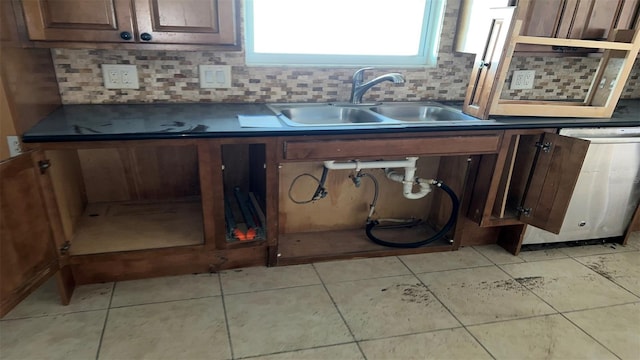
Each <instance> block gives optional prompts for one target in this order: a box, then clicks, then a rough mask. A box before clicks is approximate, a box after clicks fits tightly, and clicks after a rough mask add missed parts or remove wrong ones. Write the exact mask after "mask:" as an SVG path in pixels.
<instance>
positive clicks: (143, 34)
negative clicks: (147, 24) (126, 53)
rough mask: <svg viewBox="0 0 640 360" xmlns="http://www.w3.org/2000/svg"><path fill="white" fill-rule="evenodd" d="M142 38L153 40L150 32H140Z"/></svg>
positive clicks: (143, 39)
mask: <svg viewBox="0 0 640 360" xmlns="http://www.w3.org/2000/svg"><path fill="white" fill-rule="evenodd" d="M140 40H142V41H149V40H151V34H149V33H142V34H140Z"/></svg>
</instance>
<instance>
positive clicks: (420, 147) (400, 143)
mask: <svg viewBox="0 0 640 360" xmlns="http://www.w3.org/2000/svg"><path fill="white" fill-rule="evenodd" d="M500 139H501V137H500V135H499V134H493V135H477V136H474V135H459V136H448V137H424V138H404V139H366V140H322V141H286V142H285V145H284V154H285V155H284V157H285V159H287V160H312V159H318V160H332V159H344V158H348V159H356V158H362V157H369V158H372V157H376V156H386V157H389V156H417V155H431V156H438V155H457V154H487V153H495V152H497V151H498V147H499V145H500Z"/></svg>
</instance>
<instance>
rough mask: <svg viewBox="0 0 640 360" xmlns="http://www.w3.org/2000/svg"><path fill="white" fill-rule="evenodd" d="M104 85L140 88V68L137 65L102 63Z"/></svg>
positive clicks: (108, 86)
mask: <svg viewBox="0 0 640 360" xmlns="http://www.w3.org/2000/svg"><path fill="white" fill-rule="evenodd" d="M102 77H103V79H104V87H106V88H107V89H138V88H140V85H139V83H138V68H137V67H136V66H135V65H114V64H102Z"/></svg>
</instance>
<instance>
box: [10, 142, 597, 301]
mask: <svg viewBox="0 0 640 360" xmlns="http://www.w3.org/2000/svg"><path fill="white" fill-rule="evenodd" d="M585 143H586V144H587V145H588V142H584V141H582V140H577V139H572V138H565V137H561V136H558V135H556V134H555V129H536V130H508V131H467V132H435V133H433V132H432V133H412V134H411V137H409V138H407V137H406V136H403V135H402V134H385V135H378V136H375V137H373V136H362V135H360V136H356V135H342V136H331V137H328V136H314V137H298V136H291V137H280V138H278V137H269V138H223V139H193V140H144V141H113V142H111V141H97V142H83V143H73V142H67V143H65V142H60V143H46V144H41V145H40V146H39V150H37V151H34V152H32V153H30V154H27V155H23V156H21V157H18V158H15V159H11V160H8V161H5V162H3V163H1V164H0V171H1V179H2V183H1V185H2V186H1V190H2V200H3V201H2V203H1V205H2V223H1V224H0V225H1V226H2V235H3V236H2V239H1V241H0V244H1V246H2V253H1V256H2V259H1V260H2V261H1V266H2V267H1V271H2V273H1V276H2V280H3V281H2V287H1V290H2V314H6V312H8V311H9V310H10V309H11V308H12V307H13V306H15V305H16V304H17V303H18V302H19V301H20V300H21V299H23V298H24V297H26V296H27V295H28V294H29V292H31V291H32V290H33V289H35V288H36V287H38V286H39V285H40V284H41V283H42V282H44V281H45V280H46V279H47V278H49V277H50V276H52V275H54V274H57V276H58V283H59V284H60V289H61V294H62V298H63V302H68V300H69V297H70V296H71V293H72V291H73V287H74V286H75V285H76V284H88V283H97V282H105V281H121V280H131V279H139V278H146V277H155V276H168V275H179V274H188V273H201V272H217V271H220V270H224V269H230V268H238V267H248V266H265V265H269V266H272V265H289V264H300V263H309V262H314V261H324V260H333V259H347V258H358V257H375V256H388V255H399V254H414V253H424V252H439V251H451V250H456V249H458V248H459V247H460V246H466V245H478V244H482V243H495V242H496V241H497V242H498V243H499V244H501V245H503V246H504V247H505V248H507V249H509V250H510V251H512V252H514V253H515V252H517V251H519V246H520V242H519V241H520V240H519V239H521V237H522V232H523V229H524V225H523V224H524V223H531V224H534V225H535V226H538V227H545V228H547V229H549V230H552V231H553V230H555V226H556V224H560V223H562V218H563V216H564V213H563V211H565V210H566V202H567V201H568V199H569V198H570V196H571V192H572V190H573V185H575V178H574V177H573V174H574V171H575V172H576V174H577V172H579V170H580V166H581V164H582V160H583V158H584V154H583V153H582V150H583V148H584V147H585V146H586V145H585ZM407 157H416V158H418V160H417V161H416V167H417V170H416V174H415V176H417V177H419V178H420V179H422V180H421V181H423V183H426V182H427V180H426V179H435V180H437V181H439V182H442V183H444V184H446V185H447V186H448V187H449V188H450V189H451V190H452V191H453V193H455V195H456V197H457V199H458V201H459V207H458V208H457V210H456V208H455V207H454V202H453V201H452V200H451V198H450V197H449V196H447V193H446V192H445V191H443V190H441V189H439V188H438V187H437V186H435V185H434V186H432V189H431V192H430V193H428V194H426V195H425V196H424V197H422V198H420V199H417V200H409V199H407V198H405V197H404V196H403V191H404V190H403V184H402V182H398V181H395V180H393V179H390V178H389V177H388V176H387V175H386V174H385V172H384V170H383V169H381V168H372V169H367V170H362V169H358V167H356V168H354V169H345V170H331V171H329V172H328V174H327V176H326V178H325V180H324V185H323V186H324V191H325V192H326V194H325V195H323V196H321V197H318V198H316V199H315V200H314V199H313V197H314V194H315V193H316V192H317V190H318V187H319V184H318V183H319V182H320V181H321V180H320V179H321V178H322V177H323V176H322V172H323V168H324V167H325V166H324V162H325V161H334V162H336V163H346V164H354V163H356V164H357V163H358V162H360V163H361V162H371V161H373V162H375V161H381V160H394V161H395V160H405V159H406V158H407ZM394 170H395V171H396V172H397V173H402V172H403V171H404V169H402V168H397V169H394ZM538 174H541V175H538ZM576 176H577V175H576ZM572 181H573V182H572ZM416 191H420V187H419V186H417V185H414V187H413V188H411V189H410V192H416ZM373 204H375V205H376V206H375V208H374V209H373V210H372V205H373ZM529 207H530V209H528V208H529ZM452 213H453V214H454V215H455V216H456V217H457V221H456V222H455V224H454V225H452V226H449V227H445V224H446V223H448V221H449V217H450V215H451V214H452ZM368 219H374V220H380V222H381V223H383V222H385V221H386V222H387V223H391V224H393V222H394V221H396V223H397V219H405V220H411V222H412V224H411V225H412V226H386V227H382V226H380V227H376V228H374V229H371V233H372V234H373V235H374V236H375V237H378V238H381V239H383V240H385V241H392V242H408V241H410V242H413V241H419V240H424V239H426V238H429V237H431V236H432V235H433V234H434V233H436V232H438V231H439V230H440V229H442V228H443V227H445V228H446V230H445V231H446V233H445V234H444V236H442V237H439V238H438V239H437V240H436V241H434V242H432V243H430V244H428V245H426V246H421V247H418V248H404V249H400V248H394V247H386V246H381V245H378V244H375V243H374V242H372V241H371V240H370V238H369V237H368V235H367V234H366V232H365V227H366V224H367V220H368ZM389 219H394V220H389Z"/></svg>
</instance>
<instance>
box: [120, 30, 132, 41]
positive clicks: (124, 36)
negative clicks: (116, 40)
mask: <svg viewBox="0 0 640 360" xmlns="http://www.w3.org/2000/svg"><path fill="white" fill-rule="evenodd" d="M120 37H121V38H122V40H131V39H132V38H133V36H131V33H130V32H128V31H123V32H121V33H120Z"/></svg>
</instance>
